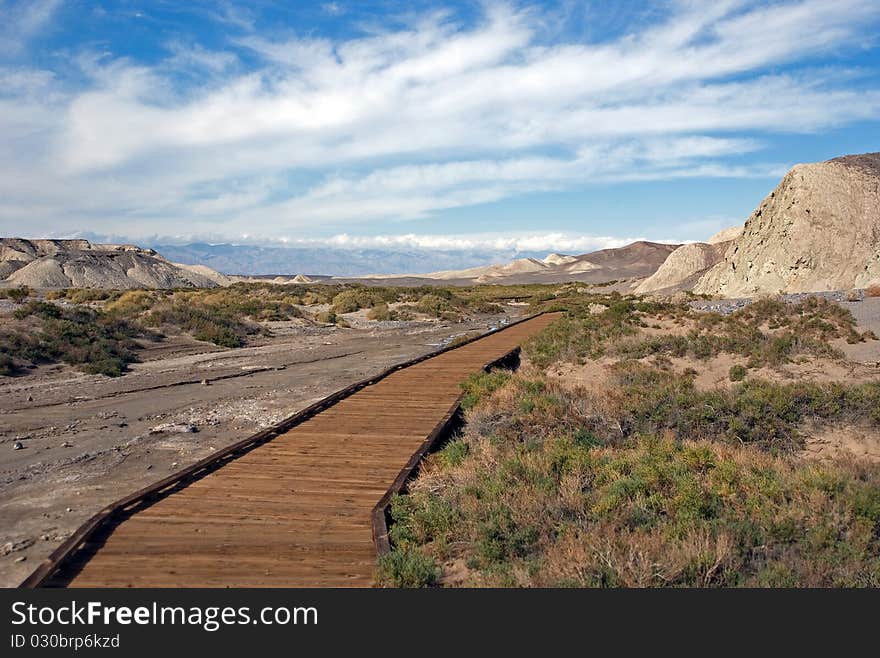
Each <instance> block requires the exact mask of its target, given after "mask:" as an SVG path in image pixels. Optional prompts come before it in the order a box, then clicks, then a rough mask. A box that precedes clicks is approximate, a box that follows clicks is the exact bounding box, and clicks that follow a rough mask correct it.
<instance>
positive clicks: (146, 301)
mask: <svg viewBox="0 0 880 658" xmlns="http://www.w3.org/2000/svg"><path fill="white" fill-rule="evenodd" d="M160 299H162V297H161V296H160V294H159V293H157V292H154V291H150V290H127V291H126V292H124V293H122V294H121V295H119V297H117V298H116V299H114V300H112V301H109V302H108V303H106V304H105V305H104V310H105V311H106V312H107V313H111V314H113V315H115V316H118V317H121V318H136V317H137V316H139V315H140V314H141V313H143V312H144V311H146V310H148V309H150V308H152V307H153V305H154V304H156V303H157V302H158V301H159V300H160Z"/></svg>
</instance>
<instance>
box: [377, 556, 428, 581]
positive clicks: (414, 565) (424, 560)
mask: <svg viewBox="0 0 880 658" xmlns="http://www.w3.org/2000/svg"><path fill="white" fill-rule="evenodd" d="M439 573H440V570H439V569H438V568H437V565H436V564H435V563H434V560H432V559H431V558H430V557H428V556H426V555H425V554H424V553H422V552H421V551H419V550H416V549H395V550H393V551H391V552H390V553H387V554H385V555H383V556H382V557H380V558H379V573H378V581H379V584H381V585H382V586H384V587H408V588H414V587H430V586H431V585H433V584H434V583H435V582H436V581H437V578H438V576H439Z"/></svg>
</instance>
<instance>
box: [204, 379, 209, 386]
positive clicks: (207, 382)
mask: <svg viewBox="0 0 880 658" xmlns="http://www.w3.org/2000/svg"><path fill="white" fill-rule="evenodd" d="M202 386H210V382H209V381H208V380H207V379H203V380H202Z"/></svg>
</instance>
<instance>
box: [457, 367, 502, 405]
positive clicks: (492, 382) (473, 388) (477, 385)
mask: <svg viewBox="0 0 880 658" xmlns="http://www.w3.org/2000/svg"><path fill="white" fill-rule="evenodd" d="M510 377H511V374H510V372H509V371H507V370H493V371H491V372H481V373H476V374H473V375H470V376H469V377H468V378H467V379H466V380H465V381H463V382H462V383H461V390H462V398H461V408H462V409H464V410H467V409H470V408H471V407H473V406H474V405H475V404H477V402H479V401H480V400H481V399H482V398H484V397H486V396H487V395H489V394H490V393H492V392H493V391H497V390H498V389H499V388H501V387H502V386H504V385H505V384H506V383H507V382H508V380H509V379H510Z"/></svg>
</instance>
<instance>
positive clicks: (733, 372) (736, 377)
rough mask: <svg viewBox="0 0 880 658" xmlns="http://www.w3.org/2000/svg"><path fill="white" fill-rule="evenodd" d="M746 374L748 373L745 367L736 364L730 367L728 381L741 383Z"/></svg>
mask: <svg viewBox="0 0 880 658" xmlns="http://www.w3.org/2000/svg"><path fill="white" fill-rule="evenodd" d="M748 373H749V371H748V370H747V369H746V367H745V366H741V365H739V364H737V365H733V366H730V371H729V373H728V376H729V377H730V381H732V382H741V381H742V380H743V379H745V378H746V375H747V374H748Z"/></svg>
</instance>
